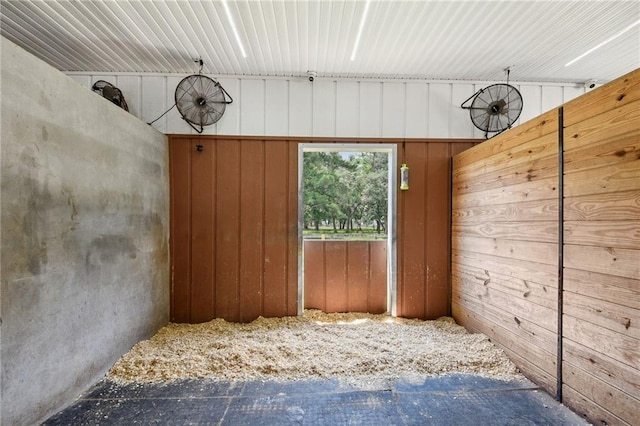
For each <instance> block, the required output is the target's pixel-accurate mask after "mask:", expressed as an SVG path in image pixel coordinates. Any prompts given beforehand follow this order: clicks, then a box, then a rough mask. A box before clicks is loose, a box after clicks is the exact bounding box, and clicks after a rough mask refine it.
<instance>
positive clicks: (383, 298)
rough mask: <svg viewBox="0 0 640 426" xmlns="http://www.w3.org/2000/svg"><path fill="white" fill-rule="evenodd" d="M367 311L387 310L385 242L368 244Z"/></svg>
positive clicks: (379, 312)
mask: <svg viewBox="0 0 640 426" xmlns="http://www.w3.org/2000/svg"><path fill="white" fill-rule="evenodd" d="M367 311H368V312H369V313H372V314H382V313H384V312H386V311H387V242H386V241H372V242H371V243H370V244H369V306H367Z"/></svg>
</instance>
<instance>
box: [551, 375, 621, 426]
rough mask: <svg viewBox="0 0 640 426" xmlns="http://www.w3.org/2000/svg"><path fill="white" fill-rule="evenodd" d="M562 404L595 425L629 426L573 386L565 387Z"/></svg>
mask: <svg viewBox="0 0 640 426" xmlns="http://www.w3.org/2000/svg"><path fill="white" fill-rule="evenodd" d="M562 403H563V404H565V405H566V406H567V407H569V408H571V409H573V410H574V411H575V412H577V413H579V414H580V415H582V417H584V418H585V419H586V420H587V421H589V423H590V424H594V425H596V424H597V425H627V426H631V424H630V423H627V422H625V421H624V420H622V419H621V418H620V417H618V416H616V415H615V414H614V413H612V412H611V411H609V410H608V409H607V407H602V406H601V405H598V404H596V403H595V402H593V401H592V400H590V399H589V398H587V397H585V396H584V395H582V394H581V393H580V392H579V391H577V390H575V389H574V388H572V387H571V386H568V385H566V386H563V390H562Z"/></svg>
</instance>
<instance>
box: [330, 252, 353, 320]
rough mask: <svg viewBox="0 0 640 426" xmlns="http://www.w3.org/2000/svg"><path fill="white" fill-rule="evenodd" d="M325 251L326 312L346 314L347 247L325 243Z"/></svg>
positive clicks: (347, 307)
mask: <svg viewBox="0 0 640 426" xmlns="http://www.w3.org/2000/svg"><path fill="white" fill-rule="evenodd" d="M324 249H325V260H326V269H325V277H326V280H325V283H326V284H325V285H326V298H327V299H326V312H347V311H348V309H349V306H348V304H347V298H348V291H347V245H346V244H345V243H344V242H343V241H327V242H325V245H324Z"/></svg>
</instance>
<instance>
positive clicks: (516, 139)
mask: <svg viewBox="0 0 640 426" xmlns="http://www.w3.org/2000/svg"><path fill="white" fill-rule="evenodd" d="M557 130H558V112H557V111H556V110H552V111H549V112H547V113H544V114H542V115H540V116H538V117H536V118H534V119H532V120H529V121H527V122H526V123H523V124H521V125H519V126H517V127H514V128H513V129H511V130H508V131H506V132H504V133H501V134H500V135H498V136H496V137H494V138H491V139H489V140H487V141H485V142H483V143H481V144H479V145H476V146H474V147H473V148H472V149H469V150H467V151H465V152H462V153H460V154H458V155H456V156H455V158H454V159H453V168H454V170H455V171H464V170H465V167H470V168H473V167H476V168H477V167H482V163H483V161H484V159H486V158H489V157H491V156H492V155H494V154H500V153H504V152H508V151H509V150H510V149H513V148H514V147H517V146H520V145H523V144H526V143H527V142H529V141H532V140H536V139H540V138H543V137H544V136H546V135H549V134H552V133H554V132H557ZM474 163H480V164H479V165H476V166H470V165H472V164H474Z"/></svg>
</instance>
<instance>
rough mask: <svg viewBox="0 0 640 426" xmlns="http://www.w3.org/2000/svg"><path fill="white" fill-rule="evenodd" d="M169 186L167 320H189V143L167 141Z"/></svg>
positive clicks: (181, 139)
mask: <svg viewBox="0 0 640 426" xmlns="http://www.w3.org/2000/svg"><path fill="white" fill-rule="evenodd" d="M169 159H170V162H169V172H170V175H171V177H170V188H171V207H170V209H171V211H170V214H171V244H170V246H171V248H170V250H171V308H170V309H171V315H170V317H171V322H189V320H190V312H189V310H190V297H191V296H190V295H191V276H190V275H191V267H190V265H191V229H190V225H191V190H190V188H191V146H190V141H189V139H186V138H180V139H172V140H171V141H170V144H169Z"/></svg>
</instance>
